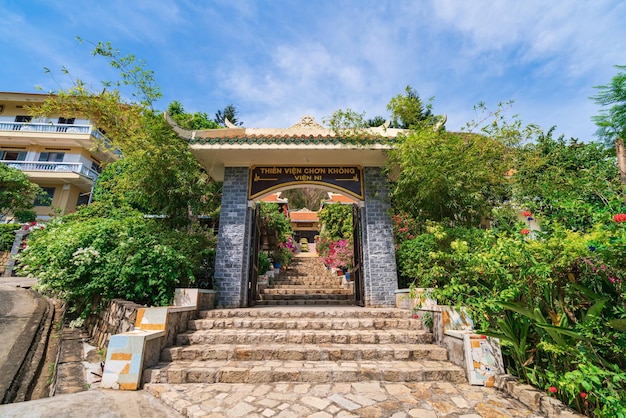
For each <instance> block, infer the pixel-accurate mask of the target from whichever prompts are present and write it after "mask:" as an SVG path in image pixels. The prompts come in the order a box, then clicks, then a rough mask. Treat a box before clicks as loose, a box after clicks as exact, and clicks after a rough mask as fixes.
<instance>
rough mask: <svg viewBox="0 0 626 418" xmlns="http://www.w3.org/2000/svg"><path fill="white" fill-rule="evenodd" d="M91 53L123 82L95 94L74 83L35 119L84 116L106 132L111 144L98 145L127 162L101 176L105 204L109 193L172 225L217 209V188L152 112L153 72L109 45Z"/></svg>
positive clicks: (177, 108) (156, 90)
mask: <svg viewBox="0 0 626 418" xmlns="http://www.w3.org/2000/svg"><path fill="white" fill-rule="evenodd" d="M92 54H94V55H96V56H101V57H104V58H106V59H108V61H109V63H110V65H111V66H113V67H114V68H117V69H119V71H120V75H121V80H122V81H120V82H116V83H112V82H105V83H104V86H105V88H104V90H102V91H94V90H93V89H91V88H90V87H89V86H88V85H86V84H85V83H84V82H82V81H81V80H75V81H74V85H73V86H72V87H70V88H69V89H67V90H60V91H58V92H55V93H56V94H55V95H52V96H51V97H50V98H49V99H48V100H47V101H46V102H45V103H44V105H43V106H41V107H37V108H33V109H31V111H32V113H33V114H34V115H36V116H39V115H49V114H77V113H78V114H82V115H84V116H85V117H86V118H88V119H90V120H91V121H92V122H93V123H94V124H95V125H96V126H98V127H99V128H100V129H102V130H104V131H105V132H106V133H107V137H108V139H109V141H110V142H102V143H100V144H99V146H102V147H111V148H114V149H116V150H118V151H120V152H121V154H122V155H123V159H122V160H120V161H118V162H116V163H113V164H111V166H110V168H106V169H105V172H106V171H108V172H109V176H108V177H107V176H106V175H105V176H103V177H104V178H103V179H102V184H100V186H102V187H101V188H100V191H99V194H98V195H97V196H98V197H99V198H100V199H104V198H105V196H106V195H107V193H108V194H109V196H108V197H107V199H108V200H109V202H114V203H116V204H128V205H130V206H132V207H134V208H137V209H140V210H142V211H145V212H148V213H151V214H157V215H165V216H166V218H167V219H168V220H169V221H170V222H172V224H173V225H183V224H186V223H188V222H189V220H191V218H192V217H191V214H193V213H198V212H197V211H198V210H202V212H204V211H206V210H208V211H209V212H210V211H214V210H215V209H216V208H217V207H219V195H218V193H219V187H217V186H216V185H214V184H212V181H211V180H210V178H209V177H208V175H207V174H206V172H205V171H204V169H203V168H202V166H200V164H199V163H198V162H197V160H196V159H195V158H194V156H193V155H192V154H191V151H190V150H189V147H188V146H187V143H186V142H185V141H184V140H182V139H181V138H179V137H178V136H177V135H176V134H175V133H174V131H173V130H172V129H171V128H170V127H169V126H168V125H167V123H166V122H165V120H164V118H163V117H162V115H160V114H159V113H158V112H156V111H155V110H153V103H154V102H155V101H156V100H157V99H158V98H159V97H161V93H160V90H159V88H158V86H156V84H155V83H154V81H153V80H154V75H153V72H152V71H151V70H148V69H146V68H145V64H144V63H143V62H142V61H138V60H136V59H135V57H134V56H132V55H127V56H122V55H121V54H120V52H119V51H118V50H116V49H114V48H113V47H112V46H111V44H110V43H102V42H99V43H98V44H96V45H95V49H94V50H93V51H92ZM123 85H128V86H131V87H134V88H135V91H134V92H133V93H132V94H131V95H130V96H131V98H132V99H131V100H130V101H125V100H124V99H123V97H122V94H121V92H120V87H121V86H123ZM111 87H112V89H111ZM172 109H173V110H174V111H175V112H178V114H179V115H182V116H184V109H183V108H182V105H180V104H176V103H175V104H174V106H172ZM111 194H112V195H113V196H111ZM202 206H205V207H204V209H202ZM206 206H211V207H210V208H207V207H206Z"/></svg>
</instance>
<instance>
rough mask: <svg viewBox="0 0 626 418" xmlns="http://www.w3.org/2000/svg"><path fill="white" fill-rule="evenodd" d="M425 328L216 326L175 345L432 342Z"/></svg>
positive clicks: (181, 337) (179, 338)
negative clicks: (318, 329)
mask: <svg viewBox="0 0 626 418" xmlns="http://www.w3.org/2000/svg"><path fill="white" fill-rule="evenodd" d="M431 342H432V334H431V333H429V332H427V331H423V330H384V331H383V330H349V331H346V330H326V331H317V330H280V329H271V330H267V329H259V330H253V331H246V332H243V331H242V330H236V329H213V330H201V331H194V332H189V331H188V332H184V333H181V334H178V335H177V336H176V345H191V344H430V343H431Z"/></svg>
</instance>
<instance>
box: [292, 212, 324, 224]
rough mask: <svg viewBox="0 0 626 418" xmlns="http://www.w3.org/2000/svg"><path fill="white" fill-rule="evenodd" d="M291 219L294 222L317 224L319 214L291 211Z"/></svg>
mask: <svg viewBox="0 0 626 418" xmlns="http://www.w3.org/2000/svg"><path fill="white" fill-rule="evenodd" d="M289 218H291V221H292V222H317V221H318V218H317V212H312V211H304V210H301V211H291V212H289Z"/></svg>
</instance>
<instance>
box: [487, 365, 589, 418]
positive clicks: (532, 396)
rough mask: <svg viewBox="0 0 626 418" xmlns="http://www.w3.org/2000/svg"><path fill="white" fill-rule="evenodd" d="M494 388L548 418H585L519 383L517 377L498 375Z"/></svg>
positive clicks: (543, 393)
mask: <svg viewBox="0 0 626 418" xmlns="http://www.w3.org/2000/svg"><path fill="white" fill-rule="evenodd" d="M494 386H495V387H496V388H497V389H498V390H500V391H502V392H505V393H507V394H509V395H510V396H512V397H513V398H515V399H517V400H518V401H520V402H521V403H523V404H524V405H526V407H528V409H530V410H531V411H534V412H538V413H541V414H543V415H544V416H546V417H548V418H569V417H572V418H573V417H584V415H581V414H579V413H577V412H575V411H574V410H573V409H571V408H570V407H568V406H567V405H565V404H563V402H561V401H559V400H558V399H554V398H551V397H550V396H549V395H548V394H546V393H545V392H543V391H541V390H539V389H537V388H535V387H534V386H531V385H527V384H523V383H519V382H518V378H517V377H515V376H511V375H509V374H503V375H498V376H496V377H495V385H494Z"/></svg>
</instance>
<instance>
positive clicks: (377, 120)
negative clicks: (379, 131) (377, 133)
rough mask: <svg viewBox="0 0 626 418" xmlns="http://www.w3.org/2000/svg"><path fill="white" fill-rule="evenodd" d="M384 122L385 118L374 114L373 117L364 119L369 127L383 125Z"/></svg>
mask: <svg viewBox="0 0 626 418" xmlns="http://www.w3.org/2000/svg"><path fill="white" fill-rule="evenodd" d="M386 122H387V120H386V119H385V118H384V117H382V116H374V117H373V118H371V119H368V120H366V121H365V123H366V124H367V126H369V127H370V128H377V127H379V126H382V125H384V124H385V123H386Z"/></svg>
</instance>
